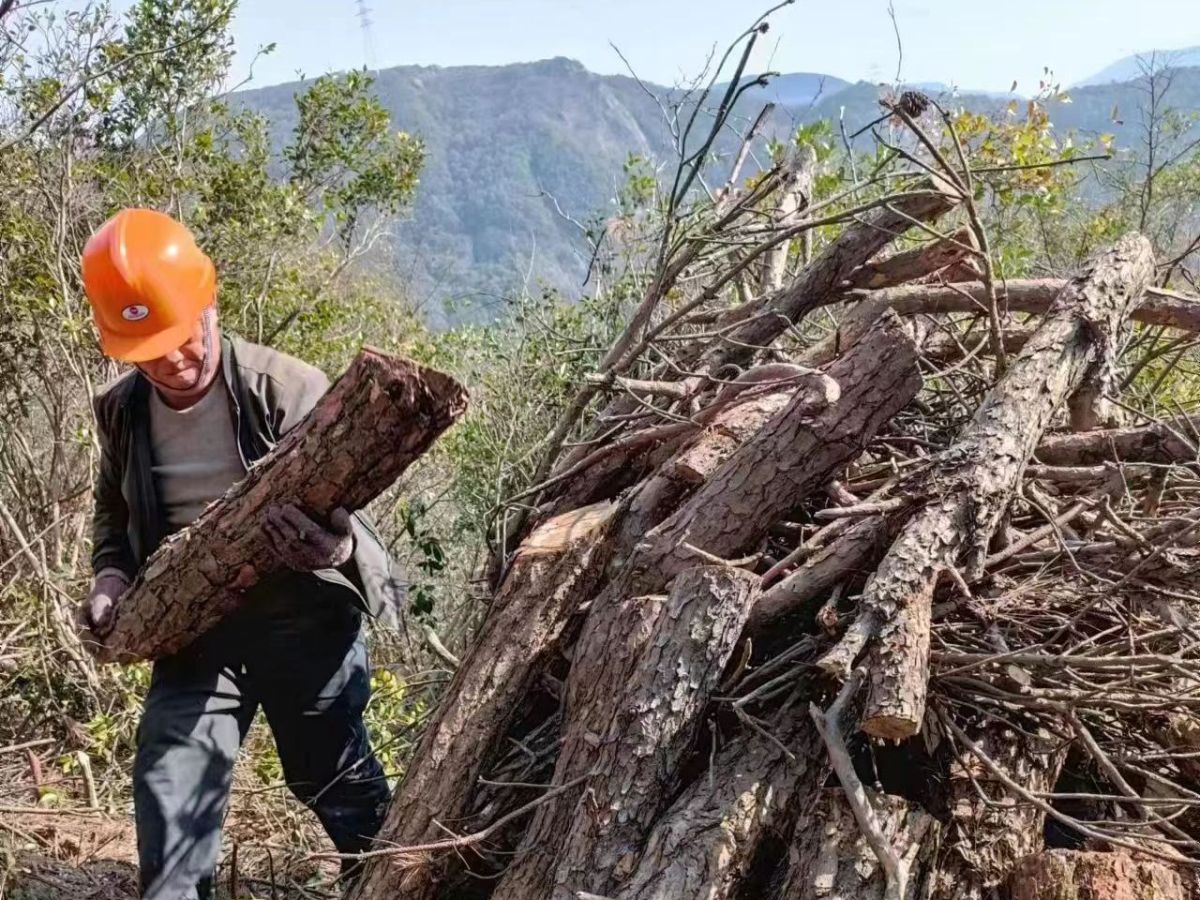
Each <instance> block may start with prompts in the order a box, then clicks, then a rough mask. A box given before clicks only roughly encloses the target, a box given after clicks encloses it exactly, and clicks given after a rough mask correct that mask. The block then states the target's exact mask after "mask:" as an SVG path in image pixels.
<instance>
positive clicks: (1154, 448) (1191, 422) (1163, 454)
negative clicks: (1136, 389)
mask: <svg viewBox="0 0 1200 900" xmlns="http://www.w3.org/2000/svg"><path fill="white" fill-rule="evenodd" d="M1197 434H1200V419H1198V418H1195V417H1192V416H1180V417H1178V418H1175V419H1169V420H1167V421H1165V422H1154V423H1151V424H1149V425H1140V426H1137V427H1130V428H1108V429H1102V430H1100V431H1089V432H1087V433H1085V434H1052V435H1048V436H1047V437H1046V438H1045V439H1044V440H1043V441H1042V442H1041V443H1040V444H1039V445H1038V448H1037V458H1038V460H1040V461H1041V462H1043V463H1046V464H1047V465H1051V466H1091V465H1096V464H1097V463H1104V462H1154V463H1171V462H1184V463H1186V462H1194V461H1195V460H1196V458H1197V456H1198V454H1197V452H1196V445H1197V444H1200V438H1197Z"/></svg>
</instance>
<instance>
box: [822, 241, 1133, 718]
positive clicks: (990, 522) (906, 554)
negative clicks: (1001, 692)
mask: <svg viewBox="0 0 1200 900" xmlns="http://www.w3.org/2000/svg"><path fill="white" fill-rule="evenodd" d="M1153 271H1154V259H1153V255H1152V253H1151V250H1150V245H1149V242H1148V241H1146V239H1145V238H1143V237H1141V236H1140V235H1131V236H1129V237H1126V238H1124V239H1122V240H1121V241H1120V242H1118V243H1117V245H1116V246H1115V247H1114V248H1113V249H1111V250H1109V251H1106V252H1105V253H1102V254H1100V255H1098V256H1097V257H1096V258H1095V259H1094V260H1093V261H1092V262H1091V263H1090V264H1089V266H1088V267H1087V269H1086V270H1085V271H1084V272H1083V273H1082V274H1081V275H1079V276H1078V277H1077V278H1075V279H1073V280H1072V281H1070V282H1068V283H1067V286H1066V287H1064V288H1063V290H1062V291H1061V292H1060V294H1059V296H1058V298H1057V299H1056V300H1055V303H1054V306H1053V307H1052V308H1051V310H1050V313H1049V315H1048V317H1047V318H1046V320H1045V321H1044V322H1043V323H1042V325H1041V326H1040V327H1039V328H1038V330H1037V332H1036V333H1035V334H1034V336H1033V337H1032V338H1031V340H1030V341H1029V343H1028V344H1027V345H1026V346H1025V349H1024V350H1023V351H1022V353H1021V355H1020V356H1019V357H1018V358H1017V359H1016V360H1015V361H1014V362H1013V364H1012V367H1011V369H1010V370H1009V371H1008V373H1007V374H1006V375H1005V377H1004V378H1003V379H1002V380H1001V381H1000V382H999V383H998V384H997V385H996V386H995V387H994V388H993V389H992V390H991V391H990V392H989V394H988V395H987V397H986V398H985V399H984V401H983V402H982V403H981V404H980V407H979V409H978V410H977V412H976V414H975V416H974V417H973V419H972V420H971V421H970V422H969V423H968V424H967V425H966V426H965V428H964V429H963V432H962V433H961V434H960V436H959V438H958V440H957V441H956V442H955V443H954V444H953V445H952V446H951V447H950V448H949V449H948V450H947V451H946V452H945V453H943V454H941V455H940V456H939V457H938V458H935V460H934V461H933V462H932V463H931V465H930V468H929V469H928V470H927V472H925V473H922V475H921V476H920V477H921V478H923V479H926V481H925V483H924V484H923V485H922V486H921V488H920V489H919V493H920V494H921V495H922V496H924V497H928V498H929V500H928V502H926V503H925V504H924V505H923V506H920V507H919V508H917V509H915V510H914V512H913V515H912V518H911V519H909V521H908V522H907V524H906V525H905V526H904V528H903V530H902V531H901V532H900V536H899V537H898V538H897V539H896V541H895V543H894V544H893V545H892V547H891V548H890V549H889V551H888V553H887V554H886V555H885V556H884V558H883V561H882V562H881V563H880V565H879V567H878V569H877V570H876V572H875V574H874V575H873V576H872V577H871V580H870V581H869V582H868V584H867V588H866V590H865V592H864V595H863V599H862V601H861V606H860V613H859V616H858V618H857V619H856V621H855V622H854V623H853V625H852V626H851V628H850V630H849V631H848V632H847V634H846V636H845V637H844V638H843V639H842V641H841V643H840V644H839V645H838V646H837V647H835V648H834V649H833V650H832V651H831V652H830V653H829V654H828V655H827V656H826V657H825V658H824V659H823V660H822V661H821V666H822V668H824V669H825V670H826V671H828V672H830V673H831V674H835V675H839V676H841V677H843V678H844V677H846V676H847V675H848V674H849V671H850V667H851V666H852V665H853V663H854V661H855V660H856V659H857V657H858V655H859V653H860V652H861V650H862V649H863V647H864V646H865V644H866V643H867V642H868V641H869V640H872V639H875V638H878V640H877V641H876V643H875V649H874V655H873V660H872V664H871V667H870V691H869V696H868V701H867V706H866V710H865V712H864V718H863V723H862V727H863V730H864V731H866V732H867V733H869V734H871V735H874V736H876V737H881V738H892V739H900V738H905V737H909V736H911V735H913V734H915V733H916V732H917V731H918V730H919V729H920V727H921V723H922V719H923V717H924V713H925V696H926V690H927V685H928V674H929V673H928V664H929V628H930V609H931V604H932V598H933V591H934V588H935V586H936V584H937V581H938V579H939V578H940V577H941V575H942V574H943V573H944V572H946V571H947V570H948V569H949V568H950V567H954V566H958V565H959V564H960V559H961V558H962V557H964V556H966V568H967V572H968V575H970V574H972V573H973V572H974V571H975V570H976V569H978V568H979V567H980V566H981V565H982V562H983V560H984V559H985V558H986V555H987V547H988V543H989V542H990V540H991V536H992V533H993V532H994V530H995V528H996V526H997V524H998V523H999V521H1000V517H1001V516H1002V514H1003V513H1004V510H1005V509H1006V508H1007V506H1008V503H1009V500H1010V498H1011V497H1012V493H1013V491H1014V490H1015V489H1016V488H1017V486H1018V485H1019V484H1020V479H1021V475H1022V472H1023V471H1024V468H1025V464H1026V462H1027V461H1028V459H1029V457H1030V456H1031V455H1032V453H1033V451H1034V449H1035V448H1036V446H1037V443H1038V441H1039V440H1040V439H1041V437H1042V434H1043V433H1044V431H1045V430H1046V428H1047V426H1048V425H1049V424H1050V421H1051V419H1052V417H1053V416H1054V414H1055V413H1056V411H1057V410H1058V409H1059V408H1060V407H1061V406H1062V405H1063V403H1064V402H1065V401H1066V400H1067V398H1068V397H1069V396H1070V395H1071V394H1072V393H1073V392H1074V391H1075V389H1076V388H1077V387H1078V386H1079V384H1080V383H1081V382H1082V380H1083V379H1084V377H1085V375H1086V374H1087V373H1088V371H1089V369H1090V367H1092V366H1093V365H1094V364H1096V362H1097V361H1098V360H1100V359H1102V358H1103V357H1104V355H1105V354H1106V353H1107V352H1109V351H1108V349H1107V347H1108V345H1109V344H1110V343H1111V342H1112V341H1114V340H1115V339H1116V335H1117V333H1118V331H1119V330H1120V328H1121V326H1122V324H1123V323H1124V321H1125V319H1126V318H1127V317H1128V315H1129V312H1130V310H1131V309H1132V308H1134V307H1135V306H1136V305H1137V303H1138V301H1139V300H1140V298H1141V296H1142V293H1143V291H1144V290H1145V287H1146V285H1147V284H1148V283H1149V280H1150V278H1151V277H1152V276H1153Z"/></svg>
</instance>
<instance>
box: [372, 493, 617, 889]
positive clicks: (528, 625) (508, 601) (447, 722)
mask: <svg viewBox="0 0 1200 900" xmlns="http://www.w3.org/2000/svg"><path fill="white" fill-rule="evenodd" d="M616 510H617V507H616V506H615V505H614V504H610V503H601V504H597V505H595V506H592V507H586V508H584V509H581V510H577V511H575V512H571V513H566V514H564V515H562V516H559V517H556V518H554V519H551V520H550V521H548V522H546V523H544V524H543V525H541V526H540V527H539V528H538V529H536V530H535V531H534V532H533V533H532V534H531V535H530V536H529V537H528V538H526V540H525V541H524V542H523V543H522V545H521V549H520V551H519V552H518V553H517V556H516V559H515V560H514V562H513V566H512V568H511V570H510V571H509V573H508V576H507V578H505V580H504V584H503V585H502V586H501V589H500V591H499V593H498V594H497V595H496V597H495V599H494V600H493V601H492V609H491V611H490V614H489V615H488V617H487V619H486V620H485V621H484V624H483V627H482V630H481V631H480V633H479V635H478V637H477V638H476V641H475V644H474V645H473V646H472V648H471V652H470V653H469V654H468V655H467V657H466V658H465V659H464V660H463V661H462V664H461V665H460V666H459V668H458V670H457V671H456V672H455V676H454V680H453V681H452V682H451V683H450V687H449V688H448V689H447V691H446V693H445V695H444V696H443V697H442V700H441V702H440V703H439V705H438V712H437V715H436V716H435V718H434V719H433V721H431V722H430V723H429V725H428V726H427V727H426V729H425V733H424V735H423V736H422V738H421V743H420V745H419V746H418V747H417V749H416V751H415V752H414V753H413V755H412V759H411V761H410V762H409V766H408V769H407V770H406V771H405V773H404V780H403V781H402V782H401V783H400V786H399V787H398V788H397V789H396V793H395V795H394V796H393V798H392V804H391V806H390V808H389V809H388V815H387V820H386V821H385V823H384V826H383V829H382V831H381V837H383V838H384V839H386V840H388V841H391V842H394V843H397V844H404V845H411V844H419V843H424V842H428V841H434V840H439V839H441V838H444V837H445V836H446V832H445V830H444V829H442V828H440V827H438V825H437V824H436V823H438V822H440V823H443V824H447V823H452V822H455V821H456V820H458V819H461V818H462V817H463V816H465V815H466V813H467V811H468V809H467V807H468V803H469V800H470V797H471V794H472V792H473V790H474V787H475V780H476V778H477V777H478V776H479V772H480V769H481V768H482V766H483V765H484V762H485V756H486V748H488V747H492V746H494V745H495V744H496V743H497V742H498V741H499V740H500V739H501V738H502V737H503V735H504V732H505V731H506V730H507V727H508V725H509V722H510V719H511V716H512V714H513V711H514V710H515V709H516V707H517V705H518V703H519V702H520V700H521V698H522V697H523V696H524V694H525V692H526V691H527V689H528V687H529V684H530V681H531V680H532V678H533V676H534V674H535V673H536V672H537V671H538V663H539V661H540V660H542V659H544V658H546V657H547V655H548V654H550V653H551V652H552V651H553V650H555V649H556V648H557V647H558V641H559V638H560V637H561V634H562V630H563V628H564V626H565V624H566V622H567V620H568V618H569V617H570V616H571V615H572V614H574V613H575V611H576V609H577V608H578V606H579V604H581V603H583V602H586V601H587V600H588V599H589V598H590V597H591V594H592V592H593V591H594V590H595V587H596V585H597V583H598V582H599V580H600V577H601V572H602V571H603V568H604V563H605V555H606V553H607V552H608V549H609V542H608V541H607V536H608V531H609V527H610V525H611V523H612V521H613V518H614V515H615V512H616ZM440 861H441V860H413V859H411V858H401V857H391V856H386V857H379V858H376V859H375V860H373V861H372V863H371V864H370V865H368V867H367V869H366V872H365V873H364V876H363V878H362V880H361V881H360V882H359V884H358V885H357V887H356V888H355V891H354V892H353V894H352V896H353V897H360V898H371V900H373V898H376V897H391V896H396V895H397V894H398V893H399V894H400V895H401V896H404V897H421V896H430V895H431V892H432V891H433V889H434V888H435V886H436V884H437V882H438V877H439V874H440V866H439V863H440Z"/></svg>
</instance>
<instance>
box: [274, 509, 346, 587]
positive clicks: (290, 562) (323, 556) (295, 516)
mask: <svg viewBox="0 0 1200 900" xmlns="http://www.w3.org/2000/svg"><path fill="white" fill-rule="evenodd" d="M263 531H265V532H266V534H267V541H268V542H269V543H270V545H271V549H272V550H274V551H275V555H276V556H277V557H278V558H279V560H280V562H282V563H283V564H284V565H285V566H287V567H288V568H289V569H294V570H295V571H297V572H314V571H316V570H317V569H336V568H337V567H338V566H340V565H342V564H343V563H344V562H346V561H347V560H348V559H350V556H351V554H353V553H354V532H353V531H352V530H351V528H350V513H348V512H346V510H344V509H342V508H341V507H338V508H337V509H335V510H334V511H333V513H332V514H331V515H330V516H329V528H325V526H323V525H318V524H317V523H316V522H314V521H313V520H312V519H310V518H309V517H308V516H306V515H305V514H304V513H302V512H301V511H300V510H299V508H298V507H297V506H296V505H295V504H293V503H285V504H284V505H282V506H273V507H271V508H270V509H268V510H267V518H266V521H264V522H263Z"/></svg>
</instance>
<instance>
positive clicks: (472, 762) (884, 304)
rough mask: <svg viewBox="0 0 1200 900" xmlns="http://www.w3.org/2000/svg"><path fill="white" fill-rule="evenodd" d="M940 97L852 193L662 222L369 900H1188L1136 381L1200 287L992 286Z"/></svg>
mask: <svg viewBox="0 0 1200 900" xmlns="http://www.w3.org/2000/svg"><path fill="white" fill-rule="evenodd" d="M751 43H752V41H751ZM739 75H740V70H739ZM734 82H735V83H736V82H737V79H735V80H734ZM731 90H732V89H731ZM927 105H928V104H927V103H926V102H924V101H923V100H922V99H921V98H902V99H901V100H899V101H897V102H896V103H894V104H891V105H889V107H888V109H887V110H886V113H887V114H888V115H889V116H891V117H892V119H893V122H895V123H896V125H897V127H898V129H903V130H904V135H905V140H904V141H901V140H893V141H891V142H888V141H884V143H885V145H886V146H887V147H888V149H889V156H888V163H889V166H888V167H887V170H886V171H883V168H884V167H882V166H881V170H880V171H879V172H876V173H874V174H871V175H868V176H865V177H864V179H863V181H862V182H861V183H859V184H858V185H856V188H855V190H856V191H858V192H860V193H859V194H856V195H855V196H862V197H863V198H869V199H862V201H861V202H855V201H854V198H853V197H852V198H850V199H847V198H846V197H842V198H838V202H837V203H827V204H825V205H824V206H817V205H815V204H812V203H811V202H810V198H811V194H812V191H811V183H812V176H813V169H812V159H811V157H806V156H805V155H804V154H802V153H797V154H794V155H793V156H792V157H790V158H788V159H786V160H784V161H783V162H781V163H780V164H779V165H777V166H775V167H774V168H771V169H770V170H768V171H766V172H765V173H762V174H761V175H759V176H756V177H755V178H753V179H750V180H749V181H747V182H745V183H742V182H741V181H740V179H739V175H738V170H739V165H735V166H734V167H733V174H732V175H731V176H730V178H729V180H728V183H727V184H726V186H725V187H724V188H723V189H720V190H717V191H713V192H712V200H711V202H710V203H707V204H700V205H698V206H693V207H691V208H690V210H689V211H688V212H687V213H686V214H684V213H679V214H675V213H676V211H677V209H681V208H682V205H681V203H679V202H678V201H679V198H681V197H682V195H678V196H676V195H675V194H672V196H671V197H670V198H669V209H670V210H671V212H672V216H671V217H670V218H669V219H668V221H667V223H666V225H665V226H664V227H663V231H662V235H661V242H660V244H659V245H658V255H657V259H656V262H655V265H654V268H653V273H654V275H653V277H652V278H651V279H650V280H649V282H648V286H647V289H646V292H645V294H644V296H643V298H642V300H641V303H640V305H639V306H638V308H637V309H636V310H634V311H633V313H632V315H631V317H630V320H629V323H628V327H627V328H626V330H625V331H624V333H623V335H622V336H621V337H620V339H619V340H618V341H617V342H616V343H615V344H614V346H613V347H612V348H611V350H610V351H609V352H608V354H607V355H606V357H605V358H604V360H603V363H602V365H601V366H600V368H599V369H598V371H597V372H596V373H595V375H594V376H593V377H592V378H591V379H589V380H588V382H587V383H586V384H584V385H582V387H581V389H580V392H579V394H578V395H577V396H576V397H575V399H574V402H573V403H572V404H571V405H570V406H569V407H568V408H567V409H566V410H565V411H564V413H563V415H562V418H561V420H560V421H559V423H558V426H557V427H556V428H555V429H554V431H553V432H552V433H551V434H550V435H548V437H547V449H546V453H545V457H544V462H543V465H542V467H541V469H540V470H539V472H538V473H537V477H536V478H535V479H534V483H533V484H531V486H530V487H529V488H528V489H526V490H524V491H522V492H520V493H518V494H517V495H515V496H514V497H513V498H512V500H511V504H510V510H509V515H508V517H507V518H506V520H505V522H504V525H503V535H502V540H501V542H500V548H499V552H498V553H497V559H496V566H495V569H494V572H493V581H494V585H495V589H494V593H493V596H492V599H491V601H490V607H489V610H488V613H487V616H486V618H485V620H484V622H483V624H482V627H481V629H480V631H479V633H478V635H477V637H476V639H475V642H474V644H473V646H472V648H471V649H470V652H469V653H468V654H467V655H466V656H465V657H464V658H463V659H462V660H461V662H460V663H459V664H458V667H457V671H456V673H455V676H454V679H453V682H452V683H451V685H450V687H449V689H448V690H447V692H446V694H445V696H444V697H443V699H442V701H441V704H440V706H439V708H438V709H437V711H436V714H435V715H434V716H433V717H432V719H431V721H430V724H429V726H428V728H427V730H426V732H425V734H424V737H423V739H422V742H421V744H420V746H419V748H418V749H417V751H416V753H415V754H414V756H413V758H412V760H411V761H410V763H409V765H408V768H407V770H406V773H405V775H404V778H403V780H402V782H401V784H400V786H399V788H398V790H397V793H396V796H395V798H394V800H393V804H392V807H391V810H390V813H389V817H388V821H387V825H386V826H385V829H384V832H383V834H382V836H381V843H380V846H379V848H378V849H377V850H375V851H373V852H372V853H371V854H369V857H370V858H369V860H368V866H367V869H366V873H365V876H364V877H363V879H362V880H361V881H360V882H359V884H358V885H357V887H356V889H355V896H357V897H359V898H373V897H384V896H403V897H406V898H407V897H412V898H434V897H447V898H448V897H455V898H461V897H492V898H495V900H543V898H554V900H560V898H561V900H566V898H589V897H590V898H593V900H594V898H620V900H648V898H663V900H665V898H683V897H686V898H693V897H704V898H714V900H718V898H749V897H777V898H809V897H824V896H830V897H833V896H836V897H841V898H856V900H858V898H884V897H886V898H908V897H938V898H951V897H953V898H983V897H991V896H997V895H998V892H1001V891H1006V890H1007V891H1009V892H1011V895H1012V896H1015V897H1035V896H1060V894H1059V893H1056V892H1055V891H1058V890H1059V888H1060V887H1061V886H1062V885H1064V884H1074V885H1076V886H1079V885H1083V884H1085V883H1101V881H1102V880H1103V879H1104V878H1108V879H1110V882H1111V883H1116V884H1121V883H1134V882H1138V883H1142V884H1152V885H1154V886H1156V889H1158V890H1159V891H1160V893H1159V894H1156V896H1163V897H1175V896H1178V897H1183V896H1185V895H1186V893H1185V892H1186V890H1188V889H1189V888H1188V885H1189V883H1190V878H1191V876H1190V872H1191V867H1192V866H1194V865H1195V864H1196V863H1200V815H1198V813H1200V808H1198V807H1200V718H1198V717H1197V709H1198V707H1200V690H1198V688H1200V656H1198V655H1197V646H1196V634H1195V631H1194V628H1195V621H1196V617H1195V615H1194V614H1193V611H1192V604H1193V603H1194V602H1196V601H1197V600H1198V599H1200V583H1194V582H1197V581H1198V579H1200V576H1197V575H1196V574H1195V572H1196V557H1197V546H1198V540H1200V505H1198V504H1197V501H1196V498H1197V491H1198V490H1200V479H1198V471H1197V465H1196V464H1197V460H1198V458H1200V457H1198V452H1197V445H1198V444H1200V431H1198V429H1197V428H1196V424H1197V423H1195V422H1193V420H1191V419H1189V418H1188V417H1186V416H1179V417H1175V418H1172V419H1169V420H1162V421H1159V420H1154V419H1151V418H1150V417H1149V416H1147V415H1144V414H1142V413H1139V412H1138V411H1137V408H1136V404H1134V403H1132V402H1130V400H1131V398H1130V397H1129V396H1128V392H1127V387H1128V385H1129V384H1131V383H1132V381H1133V378H1134V377H1135V376H1136V375H1137V371H1138V370H1140V368H1142V367H1144V366H1146V365H1148V364H1149V363H1150V361H1152V360H1156V359H1158V360H1161V359H1162V358H1164V356H1165V355H1166V354H1167V353H1169V352H1173V349H1174V348H1179V347H1181V346H1185V345H1186V342H1187V340H1188V339H1187V337H1186V335H1188V334H1191V333H1194V332H1196V331H1197V330H1200V301H1195V300H1193V299H1191V298H1188V297H1186V296H1182V295H1178V294H1175V293H1173V292H1171V291H1169V290H1166V289H1162V288H1160V287H1157V286H1156V283H1157V274H1156V266H1155V261H1154V258H1153V254H1152V250H1151V247H1150V245H1149V242H1148V241H1147V240H1146V239H1144V238H1143V237H1141V236H1139V235H1136V234H1131V235H1127V236H1125V237H1123V238H1121V239H1120V240H1117V241H1116V242H1115V243H1113V244H1112V245H1111V246H1109V247H1107V248H1105V249H1103V250H1101V251H1100V252H1098V253H1097V254H1096V255H1095V256H1094V257H1093V258H1092V259H1091V261H1090V262H1089V263H1087V265H1085V266H1083V267H1082V268H1081V269H1080V270H1079V271H1078V272H1076V273H1074V275H1073V276H1071V277H1068V278H1064V279H1044V280H1036V281H1021V282H1013V281H1010V282H1007V283H1004V282H1002V281H1000V280H999V279H998V278H997V277H996V275H995V269H994V266H993V259H992V252H991V250H990V247H989V236H988V234H987V231H986V229H985V227H984V226H983V224H982V216H981V214H980V210H979V209H978V208H977V196H978V195H977V191H976V184H975V181H974V178H975V177H976V173H974V172H973V171H972V169H971V166H970V164H969V161H968V153H967V152H966V151H965V150H964V147H963V144H962V142H960V141H959V139H958V137H957V135H956V134H955V133H954V128H953V124H952V121H951V119H950V117H948V116H943V117H942V119H941V120H940V121H939V122H938V127H939V131H940V130H942V129H943V128H944V129H945V131H944V133H945V135H946V136H947V140H946V141H942V140H939V141H935V140H934V139H932V138H931V137H930V131H929V129H928V126H927V125H923V124H922V120H921V118H920V117H921V115H922V114H923V113H926V112H927V110H926V106H927ZM722 108H723V107H722ZM928 118H929V116H928V115H926V119H925V121H926V122H927V121H928ZM935 118H936V115H935ZM720 126H721V123H720V122H718V124H717V126H716V127H717V128H719V127H720ZM750 137H752V135H751V136H750ZM749 139H750V138H748V140H749ZM881 140H883V139H882V138H881ZM947 146H949V147H952V148H955V152H953V153H947V152H945V149H944V148H945V147H947ZM742 158H744V154H739V155H738V159H739V160H740V159H742ZM689 164H690V161H689V160H687V159H685V160H684V163H683V166H682V167H681V172H682V173H683V175H682V177H681V178H680V179H677V181H676V185H677V188H678V187H680V186H681V185H683V187H686V184H687V183H690V181H689V179H688V177H687V176H688V165H689ZM697 165H698V163H697ZM880 183H886V185H887V188H886V191H879V190H876V191H874V193H873V194H872V192H871V191H870V190H869V189H868V188H869V187H870V186H871V185H875V186H877V185H878V184H880ZM697 210H699V211H697ZM830 226H837V227H838V228H839V229H840V230H838V231H836V233H835V234H834V236H832V237H830V238H829V239H828V241H827V242H826V243H825V244H824V246H822V247H821V248H820V249H818V250H815V251H814V250H813V249H812V247H811V245H805V244H804V241H805V236H806V235H811V234H812V233H813V232H814V231H815V230H816V229H818V228H826V229H828V228H829V227H830ZM1164 347H1168V348H1172V349H1171V350H1163V348H1164ZM1176 358H1178V357H1176ZM1114 879H1115V880H1114Z"/></svg>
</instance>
